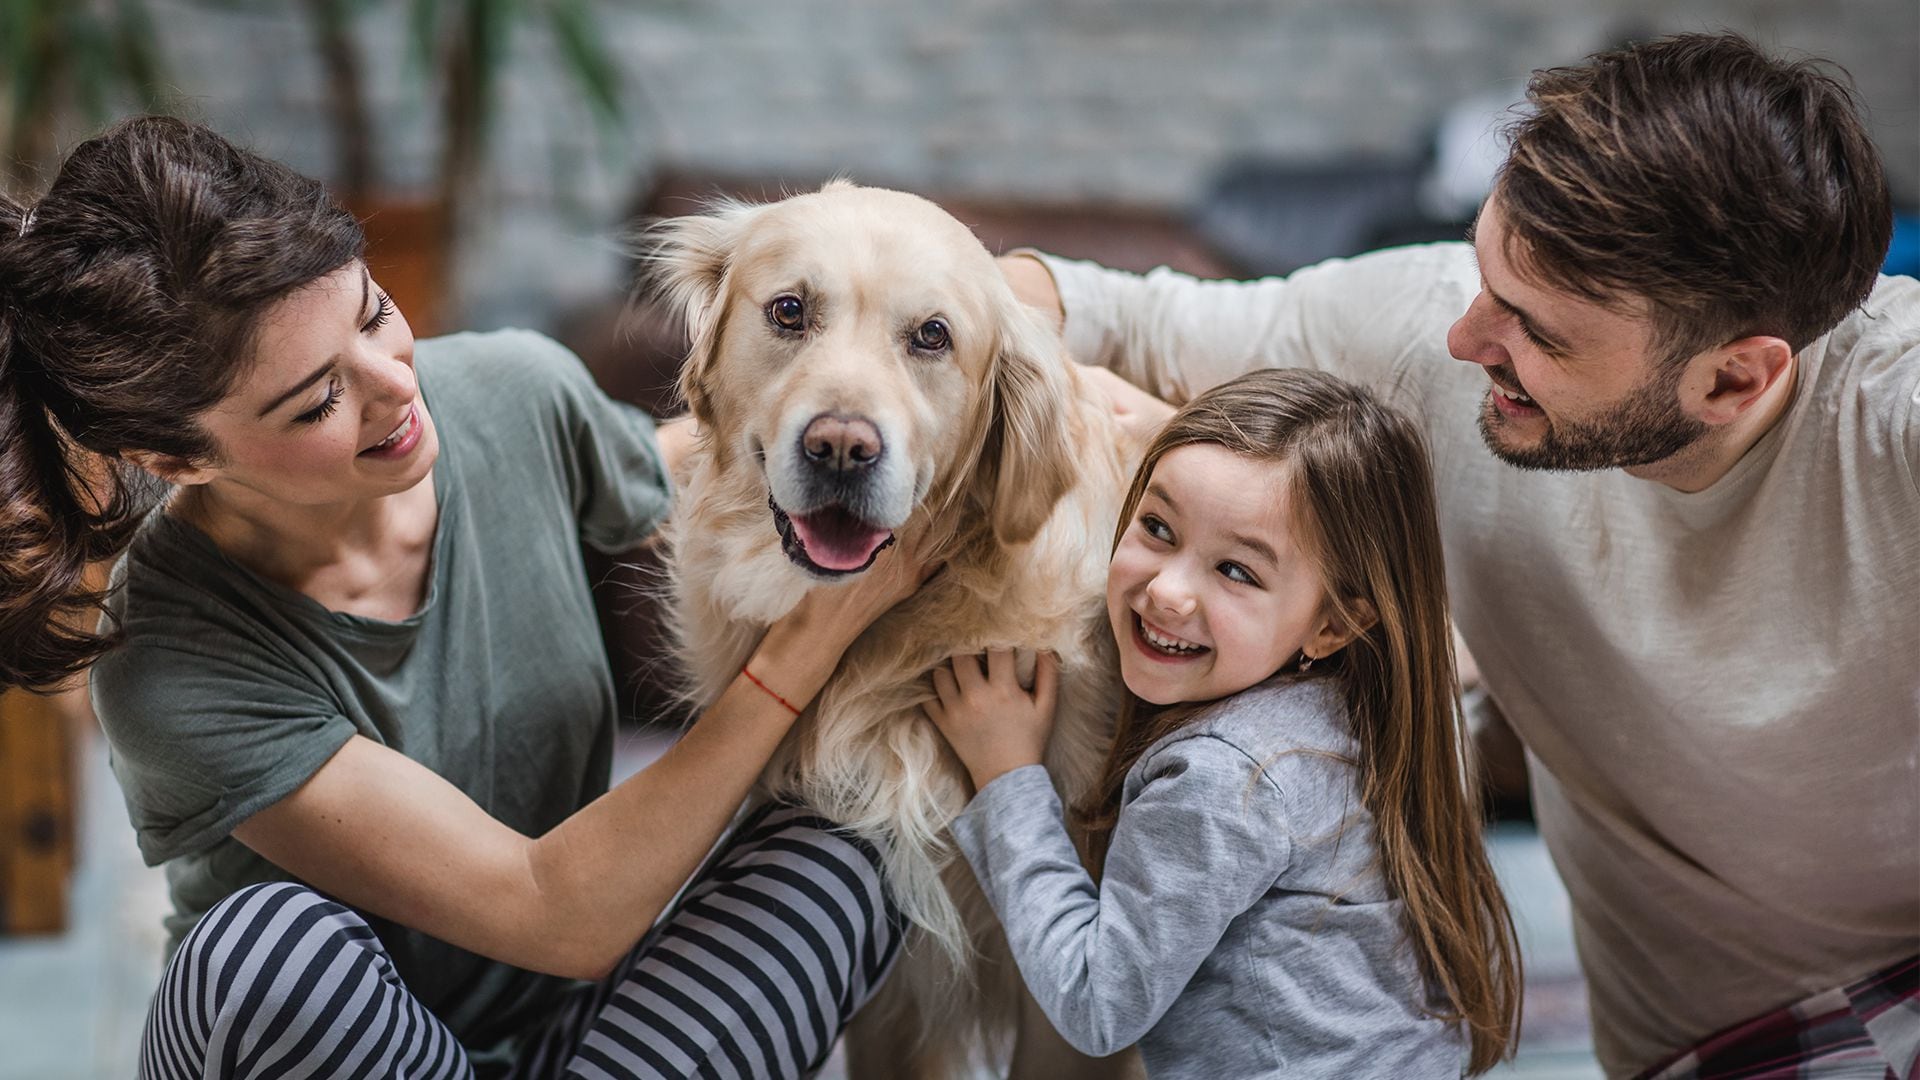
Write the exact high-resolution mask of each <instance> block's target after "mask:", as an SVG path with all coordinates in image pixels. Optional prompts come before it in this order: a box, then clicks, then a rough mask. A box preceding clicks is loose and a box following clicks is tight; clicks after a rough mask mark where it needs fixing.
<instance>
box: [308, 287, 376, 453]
mask: <svg viewBox="0 0 1920 1080" xmlns="http://www.w3.org/2000/svg"><path fill="white" fill-rule="evenodd" d="M381 299H382V300H385V299H386V297H384V296H383V297H381ZM377 317H378V316H376V318H377ZM339 405H340V380H339V379H337V378H332V377H329V378H328V379H327V399H326V400H325V401H322V402H321V403H320V404H318V405H315V406H314V407H313V408H311V409H308V410H307V411H306V412H303V413H301V414H300V415H299V416H296V417H294V418H293V419H294V421H295V422H296V423H301V424H317V423H319V422H320V421H322V420H325V419H326V418H327V417H329V416H332V415H333V410H334V409H335V408H338V407H339Z"/></svg>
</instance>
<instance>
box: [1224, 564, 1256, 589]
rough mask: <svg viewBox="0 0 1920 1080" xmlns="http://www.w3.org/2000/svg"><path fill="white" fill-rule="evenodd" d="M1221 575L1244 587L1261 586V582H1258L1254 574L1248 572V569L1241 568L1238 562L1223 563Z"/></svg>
mask: <svg viewBox="0 0 1920 1080" xmlns="http://www.w3.org/2000/svg"><path fill="white" fill-rule="evenodd" d="M1220 573H1221V574H1222V575H1224V576H1225V577H1226V579H1227V580H1228V581H1237V582H1239V583H1240V584H1242V585H1258V584H1260V582H1259V581H1258V580H1256V579H1255V578H1254V576H1253V575H1252V574H1250V573H1248V572H1247V568H1246V567H1244V566H1241V565H1240V564H1239V563H1237V562H1223V563H1221V564H1220Z"/></svg>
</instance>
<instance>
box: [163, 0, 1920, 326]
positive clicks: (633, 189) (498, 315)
mask: <svg viewBox="0 0 1920 1080" xmlns="http://www.w3.org/2000/svg"><path fill="white" fill-rule="evenodd" d="M155 2H156V7H157V8H158V9H159V11H160V18H161V21H162V24H163V25H164V26H166V27H168V41H167V45H168V49H169V52H170V54H171V56H172V59H173V68H174V71H175V73H176V78H177V81H178V82H179V84H180V90H181V92H182V94H183V95H184V96H185V98H186V99H187V102H188V104H189V108H190V111H192V112H195V113H197V114H198V115H199V116H200V118H202V119H205V120H208V121H210V122H213V123H215V124H217V125H219V126H220V127H221V128H222V129H223V130H226V131H229V132H234V133H239V134H241V135H243V136H245V137H248V138H250V139H251V140H252V142H253V144H254V145H255V146H256V147H258V148H259V149H261V150H263V151H265V152H267V153H271V154H274V155H276V156H279V157H281V158H282V159H284V160H287V161H289V162H291V163H292V164H294V165H296V166H297V167H299V168H301V169H303V170H306V171H309V172H312V173H315V174H320V175H325V174H326V173H327V172H329V171H330V168H331V165H330V161H331V157H330V155H331V147H330V145H329V141H328V135H327V132H326V129H325V127H324V123H323V116H322V101H321V93H322V89H321V82H320V78H319V73H318V68H317V65H316V64H315V62H314V59H313V55H312V49H311V45H310V38H309V37H308V34H307V31H306V27H305V26H304V24H302V23H301V22H300V21H299V19H298V16H297V10H298V5H294V4H275V5H267V4H261V5H257V8H258V9H261V10H258V11H256V12H255V13H251V14H237V15H236V14H232V13H230V12H225V11H221V10H218V9H217V7H216V6H215V5H212V4H207V3H204V2H201V0H155ZM371 6H372V7H373V8H375V9H377V10H373V11H371V12H369V14H368V15H367V16H366V17H365V18H364V19H363V21H362V24H361V26H360V32H361V34H362V39H363V43H364V44H365V46H366V47H367V49H368V53H369V58H370V61H371V64H370V67H371V69H372V70H371V71H370V77H371V79H372V82H373V90H374V96H375V98H376V106H377V112H378V116H379V122H380V126H381V127H382V130H383V138H382V146H381V150H380V156H381V160H382V162H383V164H384V166H385V167H386V169H387V170H388V174H389V175H390V176H392V177H394V178H396V179H397V180H399V181H402V182H412V183H416V184H417V183H419V182H421V181H422V180H423V179H424V178H425V177H426V176H427V175H428V174H429V172H430V170H431V167H432V163H433V160H434V154H435V151H436V146H437V137H436V136H435V134H434V130H433V127H432V118H431V116H430V114H429V110H428V109H427V108H426V107H425V106H424V105H423V104H422V103H421V102H420V100H419V99H418V95H417V93H415V92H414V89H413V86H414V84H413V83H410V82H409V76H408V74H407V63H408V60H407V57H406V54H405V48H404V41H403V40H402V20H403V15H404V9H405V8H406V7H407V5H404V4H400V3H398V2H397V0H388V2H385V3H380V4H374V5H371ZM601 18H602V21H603V25H604V28H605V34H606V39H607V41H608V43H609V44H610V45H611V46H612V48H613V50H614V51H615V53H616V54H617V55H618V56H619V57H620V58H621V59H622V60H623V61H624V63H625V64H626V66H627V69H628V71H629V78H630V82H629V96H630V98H631V100H632V101H633V103H634V106H635V107H634V111H633V115H632V117H631V119H630V121H629V123H628V125H627V130H626V131H625V132H624V133H623V135H622V137H621V138H620V139H618V140H616V141H615V142H614V143H613V144H612V145H607V144H606V143H603V142H597V141H596V140H595V138H594V127H593V124H592V122H591V120H590V118H589V117H588V115H587V113H586V111H585V110H584V108H583V107H582V106H581V105H580V104H579V103H578V102H577V100H576V99H575V98H574V97H573V96H572V93H571V88H570V87H569V86H568V85H567V84H566V83H565V82H564V80H563V79H562V78H561V77H560V76H558V75H556V74H554V70H555V69H554V67H553V63H552V55H551V46H550V45H549V44H548V42H547V40H546V39H545V37H544V33H543V32H538V31H537V28H536V32H531V33H528V32H523V33H522V34H521V35H520V37H519V39H518V43H517V45H516V62H515V65H514V70H513V73H512V78H511V79H510V81H509V85H507V86H506V88H505V90H506V95H505V103H506V112H505V115H504V117H503V121H504V122H503V123H502V124H501V125H500V128H499V134H500V136H501V137H500V138H499V139H498V140H497V141H496V144H495V146H494V147H493V160H494V162H495V164H496V166H497V167H496V169H495V171H494V175H493V177H492V178H491V179H490V181H489V182H488V183H487V184H486V185H485V186H484V190H483V191H482V192H480V193H479V194H480V195H481V196H482V198H481V200H480V201H479V205H480V206H481V207H482V212H481V213H480V214H478V215H476V221H475V222H474V224H473V227H472V229H471V230H470V232H469V234H468V236H467V242H466V244H465V247H464V248H463V252H464V257H463V259H462V263H461V267H460V273H461V274H462V279H461V283H462V298H461V305H460V307H461V310H460V311H459V312H457V313H456V314H455V316H454V320H453V321H454V322H455V323H456V324H459V325H470V326H476V327H485V326H497V325H502V324H506V323H519V324H527V325H534V326H545V325H551V323H552V321H553V319H554V318H555V317H556V315H557V314H558V312H560V311H561V310H563V309H566V308H569V307H573V306H576V305H578V304H580V303H583V302H586V301H588V300H590V299H593V298H596V297H601V296H604V295H605V294H606V293H607V292H608V291H610V290H612V289H615V288H617V287H618V282H619V280H620V274H621V269H620V268H621V265H622V260H621V258H620V256H619V255H618V254H617V251H616V249H615V245H614V244H613V242H612V241H611V239H610V235H611V230H612V228H613V227H614V225H615V224H616V223H617V222H618V220H619V218H620V216H621V214H622V211H623V210H624V209H625V208H626V207H628V206H629V205H631V204H632V203H633V201H634V200H635V199H636V198H637V197H638V196H639V195H640V194H641V193H642V192H643V190H644V189H645V187H646V186H647V183H648V179H649V177H651V176H652V175H654V174H655V173H656V172H658V171H661V170H675V171H678V172H681V173H695V174H699V173H720V174H731V175H748V176H768V177H783V176H784V177H804V178H815V177H818V176H822V175H829V174H833V173H836V172H843V171H844V172H847V173H849V174H851V175H852V176H854V177H855V178H856V179H858V180H861V181H864V182H869V183H880V184H888V185H894V186H901V187H907V188H912V189H915V190H920V191H927V192H936V193H940V194H943V195H948V196H964V197H973V198H986V199H999V198H1012V199H1018V200H1021V201H1028V202H1035V201H1037V202H1071V203H1083V202H1089V201H1091V202H1097V203H1109V204H1121V205H1132V206H1143V207H1147V208H1160V209H1165V210H1170V211H1174V212H1176V213H1177V212H1179V211H1180V210H1182V209H1183V208H1184V207H1186V206H1188V205H1191V203H1192V202H1193V200H1195V199H1196V198H1197V197H1198V196H1199V195H1200V194H1201V192H1202V191H1203V190H1204V188H1205V184H1206V181H1207V179H1208V177H1209V176H1210V175H1212V173H1213V172H1214V170H1215V169H1216V168H1217V167H1218V166H1219V165H1220V164H1221V163H1222V162H1223V161H1225V160H1227V159H1229V158H1231V157H1234V156H1236V155H1245V154H1253V155H1261V156H1268V157H1287V158H1295V159H1300V160H1327V159H1330V158H1336V157H1339V156H1342V155H1350V154H1385V155H1405V154H1412V153H1414V152H1415V151H1416V150H1417V148H1418V147H1419V146H1420V144H1421V142H1422V140H1423V139H1424V138H1425V136H1426V133H1427V132H1428V130H1429V128H1430V126H1431V124H1432V123H1433V121H1434V120H1435V118H1436V116H1437V115H1438V114H1439V112H1440V110H1441V109H1442V108H1444V107H1445V106H1446V105H1447V104H1448V103H1449V102H1452V101H1456V100H1458V99H1460V98H1462V97H1465V96H1467V95H1472V94H1477V93H1484V92H1486V91H1489V90H1493V89H1497V88H1499V87H1500V86H1502V85H1503V84H1506V83H1508V82H1509V81H1510V80H1512V79H1515V78H1518V77H1520V76H1523V75H1524V74H1525V73H1526V71H1527V70H1529V69H1530V68H1533V67H1536V66H1542V65H1549V64H1557V63H1566V62H1571V61H1573V60H1576V59H1578V58H1579V57H1580V56H1581V55H1583V54H1585V53H1586V52H1589V51H1591V50H1593V49H1595V48H1598V47H1602V46H1605V45H1607V44H1610V43H1611V42H1613V41H1614V40H1616V39H1618V38H1619V37H1621V36H1622V35H1624V34H1628V33H1633V34H1639V35H1642V36H1644V35H1646V34H1649V33H1662V32H1667V31H1673V30H1682V29H1719V28H1730V29H1736V30H1740V31H1743V32H1746V33H1749V34H1751V35H1753V36H1755V37H1756V38H1757V39H1758V40H1760V41H1761V42H1762V43H1763V44H1765V45H1768V46H1772V47H1781V48H1786V49H1790V50H1795V51H1800V52H1806V53H1811V54H1814V55H1819V56H1824V57H1827V58H1829V59H1832V60H1835V61H1837V62H1839V63H1840V64H1842V65H1844V66H1845V67H1847V68H1848V69H1849V70H1850V71H1851V72H1852V74H1853V75H1854V77H1855V79H1856V80H1857V82H1858V85H1859V87H1860V90H1861V93H1862V96H1863V97H1864V99H1865V100H1866V102H1867V103H1868V106H1869V108H1870V110H1871V117H1872V120H1873V123H1874V129H1875V132H1876V135H1877V137H1878V139H1879V141H1880V145H1881V148H1882V150H1883V152H1884V153H1885V154H1886V156H1887V160H1888V165H1889V168H1890V171H1891V173H1892V176H1893V179H1894V183H1895V190H1896V193H1897V194H1898V195H1899V196H1900V197H1901V198H1903V199H1904V200H1906V201H1908V202H1909V203H1911V202H1913V201H1915V200H1916V199H1920V3H1916V2H1915V0H1826V2H1818V3H1816V2H1813V0H1604V2H1595V0H1264V2H1263V0H788V2H786V3H783V4H779V5H774V4H766V3H762V2H757V0H663V2H654V3H646V2H640V0H609V2H607V3H604V4H602V5H601Z"/></svg>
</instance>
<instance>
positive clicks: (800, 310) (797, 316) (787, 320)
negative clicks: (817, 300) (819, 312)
mask: <svg viewBox="0 0 1920 1080" xmlns="http://www.w3.org/2000/svg"><path fill="white" fill-rule="evenodd" d="M767 321H768V322H771V323H772V324H773V325H775V326H777V327H779V328H780V329H782V330H805V329H806V328H807V305H805V304H803V303H801V302H800V298H799V297H797V296H794V295H793V294H791V293H787V294H785V295H782V296H776V297H774V298H773V303H771V304H768V305H767Z"/></svg>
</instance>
